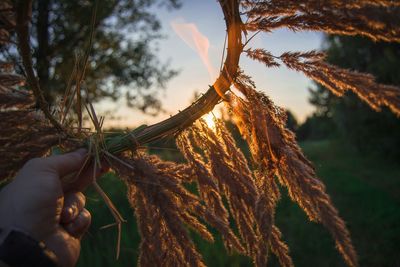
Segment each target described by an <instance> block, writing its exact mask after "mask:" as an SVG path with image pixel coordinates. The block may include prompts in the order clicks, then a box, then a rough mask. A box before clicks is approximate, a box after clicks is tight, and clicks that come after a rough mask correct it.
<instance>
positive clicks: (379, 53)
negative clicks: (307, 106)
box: [300, 36, 400, 159]
mask: <svg viewBox="0 0 400 267" xmlns="http://www.w3.org/2000/svg"><path fill="white" fill-rule="evenodd" d="M325 47H326V52H327V55H328V61H329V62H330V63H333V64H335V65H338V66H340V67H344V68H349V69H353V70H357V71H360V72H368V73H372V74H373V75H375V77H376V78H377V81H378V82H380V83H385V84H393V85H400V69H399V68H398V66H399V64H400V45H399V44H395V43H384V42H372V41H370V40H367V39H365V38H361V37H343V36H340V37H339V36H328V37H327V38H326V41H325ZM310 102H311V103H312V104H313V105H314V106H315V107H316V112H315V114H314V115H313V116H312V117H311V118H309V119H308V120H307V121H306V123H305V125H303V126H302V127H300V128H301V130H302V132H301V133H300V135H302V136H303V139H307V138H310V137H311V139H312V137H313V134H309V135H307V134H304V133H307V132H320V133H321V135H320V136H319V137H322V138H324V137H329V136H330V134H331V133H332V132H335V131H336V130H337V132H338V133H339V134H340V135H342V136H343V137H344V138H348V139H349V140H351V142H352V143H353V144H354V145H355V146H356V147H357V148H358V149H359V150H360V151H362V152H369V153H371V152H372V153H377V154H379V155H384V156H386V157H390V158H394V159H396V158H397V159H398V158H400V151H399V150H398V147H400V120H399V119H398V118H396V116H395V115H393V114H392V113H391V112H390V111H389V110H387V109H383V110H382V112H375V111H373V110H371V109H370V108H369V107H368V106H367V105H366V104H364V103H363V102H361V101H360V100H359V99H358V98H357V97H356V96H355V95H354V94H352V93H347V94H346V95H345V96H344V97H342V98H338V97H336V96H334V95H332V93H330V92H329V91H328V90H326V89H325V88H323V87H321V86H318V87H317V88H316V89H313V90H311V98H310ZM317 122H319V123H321V124H324V126H322V128H324V129H325V126H326V127H328V128H329V127H331V130H330V131H329V130H328V131H322V132H321V131H320V128H321V126H319V125H318V123H317ZM325 134H326V135H325Z"/></svg>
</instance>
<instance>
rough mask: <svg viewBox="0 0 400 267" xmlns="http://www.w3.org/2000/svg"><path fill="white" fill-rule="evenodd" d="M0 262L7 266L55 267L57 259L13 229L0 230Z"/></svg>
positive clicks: (43, 245)
mask: <svg viewBox="0 0 400 267" xmlns="http://www.w3.org/2000/svg"><path fill="white" fill-rule="evenodd" d="M0 239H1V241H0V261H2V262H4V263H6V264H7V265H9V266H11V267H12V266H20V267H25V266H26V267H28V266H30V267H36V266H41V267H56V266H57V265H58V264H57V257H56V255H55V254H54V252H52V251H50V250H49V249H47V248H46V246H45V244H44V243H43V242H38V241H36V240H35V239H33V238H32V237H31V236H29V235H27V234H26V233H23V232H21V231H18V230H14V229H0Z"/></svg>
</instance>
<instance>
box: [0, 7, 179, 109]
mask: <svg viewBox="0 0 400 267" xmlns="http://www.w3.org/2000/svg"><path fill="white" fill-rule="evenodd" d="M96 5H97V9H96V8H95V6H96ZM155 5H157V6H160V5H163V6H166V7H167V8H178V7H179V5H180V4H179V0H140V1H138V0H135V1H129V0H97V1H95V0H91V1H83V0H80V1H69V0H41V1H34V5H33V12H32V32H31V40H32V46H33V50H34V51H33V58H34V61H35V62H36V69H37V75H38V77H39V80H40V85H41V88H42V89H43V90H44V93H45V96H46V98H47V100H48V101H49V102H50V103H53V102H54V101H55V99H56V97H59V96H61V95H62V94H63V93H64V91H65V89H66V87H67V84H68V81H69V79H70V77H71V73H72V71H73V70H74V68H75V67H76V68H77V70H78V73H81V72H82V70H83V69H84V65H85V64H84V58H85V54H86V53H87V51H89V39H90V34H91V32H92V31H94V38H93V40H92V41H93V43H92V48H91V50H90V56H89V64H88V65H87V67H86V72H85V74H86V75H85V79H84V83H83V87H84V88H85V89H86V90H87V91H88V92H89V96H90V98H91V101H96V100H100V99H102V98H104V97H108V98H111V99H113V100H115V99H117V98H120V97H123V96H124V97H126V100H127V103H128V105H130V106H135V107H136V108H139V109H141V110H143V111H147V112H149V113H154V112H157V111H159V109H160V108H161V103H160V102H159V100H158V98H157V89H158V88H160V87H163V86H164V85H165V82H166V81H168V80H169V79H170V78H171V77H172V76H174V75H175V74H176V72H175V71H173V70H171V69H170V68H169V67H168V65H167V64H164V63H161V62H159V61H158V59H157V57H156V54H155V52H156V46H155V44H156V42H157V40H159V39H160V38H161V37H162V36H161V35H160V28H161V25H160V22H159V20H158V19H157V18H156V17H155V15H154V14H153V13H152V12H151V8H153V7H154V6H155ZM95 11H96V22H95V25H94V27H92V25H91V19H92V14H93V13H94V12H95ZM1 52H2V55H3V56H4V57H8V58H10V57H14V58H15V57H16V51H15V49H13V48H12V47H2V49H1Z"/></svg>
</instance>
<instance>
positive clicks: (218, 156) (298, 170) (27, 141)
mask: <svg viewBox="0 0 400 267" xmlns="http://www.w3.org/2000/svg"><path fill="white" fill-rule="evenodd" d="M15 3H16V5H15V6H12V5H11V2H10V1H8V0H6V1H2V3H0V46H1V45H5V44H6V43H7V42H9V37H10V35H11V34H12V32H13V31H16V34H17V46H18V49H19V50H20V54H21V60H22V65H23V68H24V75H25V77H24V78H25V79H26V80H27V84H28V87H29V89H30V90H25V88H24V87H22V85H23V80H24V79H22V77H21V76H19V75H16V74H15V73H14V72H13V70H12V67H10V66H12V65H10V64H7V63H3V62H2V63H0V71H1V73H0V136H1V138H0V171H1V172H0V173H1V174H0V180H2V179H5V178H7V177H11V176H12V175H13V174H14V173H15V171H17V170H18V169H19V168H20V167H21V166H22V164H24V162H26V160H28V159H30V158H32V157H37V156H42V155H44V154H46V153H48V152H49V150H50V148H51V147H53V146H54V145H59V146H61V147H64V148H66V150H69V149H73V148H76V147H77V146H85V147H87V148H88V150H89V155H88V158H87V160H86V161H85V165H84V166H82V169H83V168H85V167H86V166H87V165H88V164H90V163H93V164H94V169H96V167H98V166H100V165H101V164H102V162H103V161H108V162H109V163H110V165H111V167H112V168H113V169H114V170H115V171H116V173H117V174H118V175H119V177H121V178H122V179H123V180H124V181H125V182H126V184H127V187H128V189H129V190H128V192H129V193H128V199H129V201H130V203H131V205H132V207H133V208H134V210H135V214H136V217H137V220H138V222H139V231H140V234H141V236H142V242H141V247H140V257H139V264H140V265H141V266H204V261H203V259H202V257H201V255H200V254H199V252H198V251H197V249H196V246H195V244H194V242H193V241H192V240H191V238H190V235H189V232H188V228H190V229H192V230H194V231H195V232H197V233H198V234H199V235H200V236H202V237H203V238H204V239H206V240H208V241H210V242H212V241H213V240H214V237H213V235H212V234H211V233H210V231H209V229H208V226H210V227H213V228H215V229H216V230H218V232H219V233H220V234H221V235H222V237H223V240H224V243H225V246H226V248H227V249H228V251H236V252H239V253H242V254H245V255H247V256H249V257H251V258H252V259H253V261H254V264H255V265H256V266H265V265H266V263H267V260H268V254H269V251H271V252H272V253H273V254H275V255H276V257H277V258H278V259H279V262H280V264H281V265H282V266H293V262H292V260H291V258H290V255H289V249H288V247H287V245H286V244H285V243H284V242H283V240H282V235H281V233H280V231H279V229H278V228H277V227H276V225H275V221H274V217H275V209H276V205H277V202H278V201H279V198H280V192H279V187H278V184H277V183H278V181H279V183H281V184H282V185H283V186H285V187H287V189H288V191H289V194H290V197H291V198H292V199H293V201H295V202H297V203H298V204H299V206H300V207H301V208H302V209H303V210H304V211H305V212H306V213H307V215H308V217H309V218H310V220H313V221H317V222H320V223H322V224H323V225H324V226H325V227H326V228H327V229H328V230H329V231H330V233H331V235H332V236H333V238H334V240H335V242H336V246H337V248H338V250H339V251H340V253H341V254H342V256H343V258H344V260H345V262H346V263H347V265H349V266H357V265H358V263H357V256H356V253H355V250H354V248H353V246H352V243H351V240H350V234H349V232H348V230H347V228H346V226H345V223H344V221H343V220H342V219H341V218H340V217H339V215H338V212H337V210H336V209H335V208H334V206H333V204H332V202H331V200H330V198H329V196H328V195H327V194H326V192H325V187H324V185H323V184H322V182H321V181H319V180H318V179H317V177H316V175H315V171H314V168H313V166H312V164H311V163H310V162H309V161H308V160H307V159H306V158H305V157H304V155H303V154H302V152H301V150H300V148H299V147H298V145H297V144H296V142H295V138H294V135H293V133H292V132H290V131H289V130H287V129H286V128H285V121H286V117H285V113H284V112H283V111H282V109H280V108H278V107H276V106H275V105H274V104H273V103H272V101H271V100H270V99H269V98H268V97H267V96H265V95H264V94H262V93H260V92H257V91H256V89H255V85H254V83H253V82H252V81H251V80H250V78H249V77H248V76H246V75H244V74H243V73H241V72H240V71H239V68H238V63H239V58H240V55H241V53H242V52H245V53H246V54H247V55H248V56H249V57H250V58H252V59H254V60H258V61H260V62H262V63H264V64H265V65H266V66H267V67H279V66H280V65H281V64H282V63H283V64H285V65H286V66H287V67H289V68H291V69H293V70H296V71H301V72H303V73H304V74H305V75H307V76H308V77H310V78H312V79H314V80H316V81H317V82H319V83H321V84H323V85H324V86H326V87H327V88H328V89H330V90H331V91H332V92H334V93H336V94H338V95H341V94H343V93H344V92H345V91H347V90H351V91H353V92H355V93H356V94H357V95H358V96H359V97H360V98H361V99H363V100H364V101H366V102H367V103H368V104H369V105H370V106H371V107H373V108H374V109H376V110H379V108H380V107H381V106H387V107H389V108H390V109H391V110H392V111H393V112H395V113H397V114H400V100H399V99H400V89H399V88H396V87H393V86H387V85H379V84H377V83H376V82H375V81H374V80H373V77H372V76H370V75H368V74H360V73H357V72H353V71H349V70H343V69H339V68H337V67H335V66H332V65H329V64H327V63H325V62H324V61H323V60H324V55H323V54H322V53H320V52H316V51H311V52H305V53H303V52H286V53H283V54H282V55H280V56H275V55H272V53H270V52H268V51H267V50H265V49H261V48H255V49H251V48H246V49H245V47H246V46H247V45H248V44H249V43H250V41H251V39H252V38H253V37H254V35H253V36H252V37H250V38H247V37H248V36H247V35H248V33H249V32H252V31H254V32H256V34H257V33H258V32H260V31H266V32H270V31H273V30H274V29H276V28H279V27H286V28H289V29H291V30H294V31H300V30H317V31H325V32H328V33H335V34H346V35H356V34H357V35H364V36H367V37H370V38H372V39H374V40H384V41H400V32H399V27H398V26H399V23H400V21H399V20H398V19H396V16H398V14H399V6H400V5H399V3H398V2H397V1H389V0H379V1H372V0H357V1H355V0H354V1H353V0H352V1H338V0H328V1H323V3H322V2H321V1H316V0H302V1H295V0H289V1H287V0H264V1H258V0H257V1H255V0H254V1H253V0H242V1H238V0H224V1H220V5H221V8H222V10H223V13H224V17H225V21H226V27H227V32H228V38H227V41H228V44H227V47H228V51H227V55H226V59H225V63H224V65H223V68H222V71H221V74H220V76H219V77H218V79H217V80H216V82H215V83H214V85H213V86H212V87H210V89H209V90H208V91H207V92H206V93H205V94H204V95H203V96H202V97H201V98H200V99H198V100H197V101H196V102H194V103H193V104H192V105H191V106H189V107H188V108H186V109H184V110H183V111H182V112H180V113H178V114H176V115H175V116H172V117H171V118H169V119H167V120H165V121H162V122H160V123H157V124H155V125H151V126H144V127H139V128H137V129H135V130H133V131H131V132H124V133H110V132H105V131H103V129H102V124H103V121H104V118H101V117H100V118H98V117H97V116H96V113H95V110H94V108H93V106H92V105H91V103H90V99H87V100H86V101H83V100H82V96H81V89H82V87H81V84H82V83H83V82H84V72H85V71H84V69H85V67H84V66H85V65H86V64H87V61H88V57H89V56H88V54H87V55H86V56H85V58H84V60H83V63H82V64H78V65H79V66H78V65H77V67H76V69H74V70H72V75H71V77H76V81H75V82H74V84H73V83H72V82H71V84H68V85H66V88H67V89H66V94H65V97H64V101H62V103H61V104H60V105H55V106H56V107H60V108H59V109H58V110H50V109H49V105H48V103H46V101H45V100H44V98H43V96H42V91H41V88H40V87H39V83H38V81H37V77H36V76H35V71H34V68H33V64H32V58H31V54H30V53H31V48H30V44H29V19H30V9H31V4H32V3H31V1H30V0H28V1H23V0H20V1H15ZM14 11H17V12H16V13H14ZM95 14H96V12H95V11H94V15H93V20H92V23H94V21H95ZM242 18H247V21H246V23H243V22H242ZM243 37H245V38H246V39H245V44H244V45H243V43H242V38H243ZM91 38H93V34H92V36H91ZM89 43H90V42H89ZM89 50H90V47H89ZM81 65H82V66H81ZM71 79H72V78H71ZM232 84H233V85H234V86H235V87H236V88H237V89H238V90H239V91H240V92H241V94H242V95H243V97H238V96H236V95H235V94H234V93H232V92H230V87H231V85H232ZM221 99H223V100H225V101H226V103H227V105H228V108H230V109H231V110H232V112H233V114H234V117H235V123H236V125H237V126H238V128H239V129H240V131H241V134H242V135H243V137H244V138H245V140H246V141H247V143H248V145H249V148H250V151H251V155H252V161H251V164H249V163H248V161H247V159H246V158H245V157H244V155H243V153H242V151H240V149H239V148H238V147H237V146H236V144H235V141H234V139H233V138H232V136H231V134H230V133H229V131H228V130H227V129H226V128H225V126H224V124H223V122H221V121H218V120H217V121H215V123H216V128H215V130H212V129H210V128H208V127H207V125H206V124H205V122H204V121H202V120H198V119H199V118H200V117H201V116H202V115H204V114H205V113H207V112H209V111H211V110H212V109H213V107H214V106H215V105H216V104H217V103H218V102H219V101H221ZM73 105H75V106H76V109H75V110H76V111H77V113H75V114H74V113H73V109H71V108H70V107H71V106H73ZM83 107H86V109H87V113H88V115H89V117H90V118H91V121H92V122H93V126H94V128H95V131H88V130H85V129H83V128H82V109H83ZM67 117H68V119H66V118H67ZM74 119H75V120H76V121H74ZM196 121H197V122H196ZM165 136H175V137H176V141H177V145H178V147H179V149H180V151H181V152H182V154H183V155H184V157H185V159H186V161H187V162H186V163H185V164H177V163H174V162H166V161H162V160H161V159H159V158H157V157H155V156H148V155H146V154H144V153H141V152H138V148H139V147H140V146H141V145H143V144H146V143H148V142H150V141H153V140H156V139H160V138H162V137H165ZM71 144H73V145H72V146H71ZM127 151H129V152H130V153H127ZM189 183H190V184H196V185H197V191H196V192H191V191H189V190H188V189H187V184H189ZM93 184H94V186H95V189H96V190H97V191H98V192H99V193H100V195H101V196H102V197H103V199H104V200H105V202H106V204H107V205H108V206H109V207H110V210H111V213H112V215H113V216H114V217H115V219H116V221H117V225H118V227H119V229H120V225H121V222H122V221H123V219H122V217H121V215H120V214H119V213H118V211H117V207H114V205H113V204H112V202H111V200H110V199H109V198H108V197H107V196H106V195H105V193H104V192H102V190H101V188H100V187H99V186H98V185H97V183H96V181H94V183H93ZM119 239H120V236H119ZM118 252H119V248H118V249H117V254H118Z"/></svg>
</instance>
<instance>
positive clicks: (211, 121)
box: [202, 112, 216, 131]
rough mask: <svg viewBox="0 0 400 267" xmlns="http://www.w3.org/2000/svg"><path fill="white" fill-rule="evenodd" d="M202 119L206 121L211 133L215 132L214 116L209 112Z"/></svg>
mask: <svg viewBox="0 0 400 267" xmlns="http://www.w3.org/2000/svg"><path fill="white" fill-rule="evenodd" d="M202 118H203V119H204V120H205V121H206V123H207V126H208V128H210V129H211V130H213V131H215V130H216V126H215V121H214V115H213V114H212V113H211V112H210V113H207V114H206V115H204V116H203V117H202Z"/></svg>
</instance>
